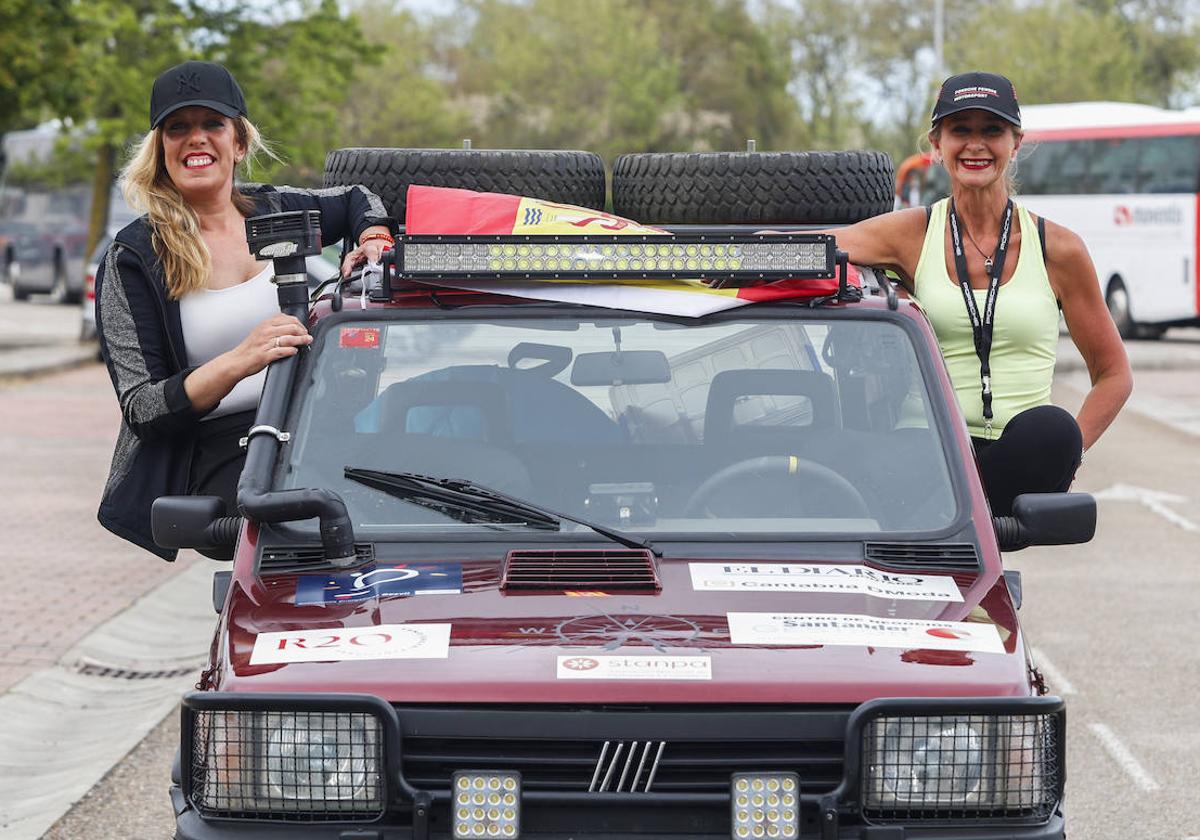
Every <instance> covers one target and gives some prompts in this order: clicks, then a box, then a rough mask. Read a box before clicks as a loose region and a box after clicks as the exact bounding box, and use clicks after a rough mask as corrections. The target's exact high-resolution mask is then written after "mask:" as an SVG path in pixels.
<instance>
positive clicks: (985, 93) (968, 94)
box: [954, 85, 1000, 102]
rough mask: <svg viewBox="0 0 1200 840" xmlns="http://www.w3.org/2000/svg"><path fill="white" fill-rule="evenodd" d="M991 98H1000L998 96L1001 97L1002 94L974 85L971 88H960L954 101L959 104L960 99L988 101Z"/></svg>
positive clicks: (955, 93) (955, 92)
mask: <svg viewBox="0 0 1200 840" xmlns="http://www.w3.org/2000/svg"><path fill="white" fill-rule="evenodd" d="M989 96H997V97H998V96H1000V94H999V93H998V92H997V91H996V89H995V88H990V87H980V86H979V85H972V86H971V87H964V88H959V89H958V90H956V91H954V101H955V102H957V101H958V100H960V99H986V98H987V97H989Z"/></svg>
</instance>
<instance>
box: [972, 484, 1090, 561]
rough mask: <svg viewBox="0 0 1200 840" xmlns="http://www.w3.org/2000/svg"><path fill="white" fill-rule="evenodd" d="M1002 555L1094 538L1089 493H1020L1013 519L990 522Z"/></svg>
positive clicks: (995, 519)
mask: <svg viewBox="0 0 1200 840" xmlns="http://www.w3.org/2000/svg"><path fill="white" fill-rule="evenodd" d="M992 521H993V523H994V524H995V527H996V539H997V540H998V541H999V543H1000V550H1001V551H1019V550H1020V549H1022V548H1028V547H1029V546H1031V545H1076V544H1079V543H1085V542H1088V541H1090V540H1091V539H1092V537H1094V536H1095V535H1096V500H1095V499H1094V498H1092V496H1091V495H1090V494H1088V493H1022V494H1021V495H1020V496H1017V498H1016V499H1015V500H1014V501H1013V515H1012V516H997V517H995V518H994V519H993V520H992Z"/></svg>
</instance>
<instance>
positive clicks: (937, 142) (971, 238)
mask: <svg viewBox="0 0 1200 840" xmlns="http://www.w3.org/2000/svg"><path fill="white" fill-rule="evenodd" d="M1021 140H1022V134H1021V111H1020V107H1019V105H1018V104H1017V95H1016V91H1015V90H1014V88H1013V85H1012V82H1010V81H1009V80H1008V79H1006V78H1004V77H1003V76H998V75H996V74H994V73H982V72H975V73H963V74H961V75H958V76H951V77H950V78H949V79H947V80H946V81H945V82H944V83H943V84H942V87H941V90H940V91H939V93H938V98H937V102H936V103H935V104H934V108H933V118H932V126H931V128H930V130H929V141H930V143H931V144H932V145H933V155H934V160H935V161H936V162H938V163H940V164H941V165H942V166H944V167H945V168H946V171H947V173H949V176H950V193H951V194H950V197H949V198H948V199H945V200H943V201H940V202H938V203H937V204H935V205H933V207H930V208H912V209H907V210H899V211H896V212H894V213H888V214H886V215H883V216H878V217H876V218H873V219H868V220H866V221H863V222H859V223H858V224H855V225H851V226H849V227H845V228H839V229H837V230H835V231H831V232H832V233H834V234H835V235H836V237H837V242H838V247H839V248H841V249H842V250H845V251H847V252H849V254H850V259H851V261H853V262H855V263H860V264H863V265H882V266H888V267H891V268H893V269H894V270H895V271H896V272H897V273H898V274H899V275H900V276H901V277H902V278H903V280H904V283H905V285H906V287H907V289H908V290H909V291H910V292H911V293H912V295H913V296H914V297H915V298H917V300H918V301H920V303H921V306H922V308H923V309H924V310H925V313H926V315H928V317H929V320H930V323H931V324H932V325H933V329H934V331H935V332H936V333H937V337H938V341H939V343H940V345H941V348H942V354H943V356H944V357H945V360H946V367H947V369H948V371H949V373H950V378H951V381H952V382H953V384H954V389H955V392H956V393H957V395H958V400H959V404H960V406H961V408H962V410H963V414H964V415H965V416H966V419H967V426H968V429H969V431H970V433H971V437H972V440H973V442H974V444H975V450H976V454H977V455H978V458H979V466H980V471H981V473H982V476H983V481H984V487H985V489H986V490H987V493H988V498H989V500H990V502H991V505H992V510H993V512H994V513H995V514H996V515H1007V514H1009V513H1011V507H1012V501H1013V499H1014V497H1016V496H1017V495H1019V494H1020V493H1028V492H1053V491H1063V490H1066V489H1067V488H1068V487H1070V485H1071V482H1072V481H1073V479H1074V476H1075V472H1076V470H1077V469H1078V467H1079V465H1080V464H1081V463H1082V456H1083V452H1084V451H1085V450H1087V449H1088V448H1089V447H1091V446H1092V445H1093V444H1094V443H1095V442H1096V440H1097V439H1099V437H1100V435H1101V434H1103V432H1104V430H1105V429H1107V428H1108V426H1109V424H1111V423H1112V421H1113V419H1114V418H1115V417H1116V416H1117V413H1118V412H1119V411H1120V410H1121V406H1122V405H1124V403H1125V400H1126V399H1128V397H1129V393H1130V391H1131V390H1132V387H1133V379H1132V375H1131V373H1130V370H1129V361H1128V359H1127V358H1126V356H1125V349H1124V346H1123V345H1122V344H1121V339H1120V337H1119V336H1118V334H1117V330H1116V327H1115V326H1114V325H1113V322H1112V319H1111V317H1110V316H1109V314H1108V309H1107V308H1106V307H1105V305H1104V300H1103V298H1102V297H1101V295H1100V284H1099V282H1098V281H1097V278H1096V269H1095V267H1094V266H1093V265H1092V260H1091V257H1090V256H1088V252H1087V248H1086V247H1085V246H1084V244H1083V241H1082V240H1081V239H1080V238H1079V237H1078V236H1077V235H1076V234H1074V233H1072V232H1071V231H1069V230H1067V229H1066V228H1064V227H1062V226H1060V225H1056V224H1054V223H1053V222H1049V221H1047V220H1045V219H1041V218H1037V217H1035V216H1033V215H1032V214H1031V213H1029V211H1027V210H1025V208H1023V207H1021V206H1020V204H1018V203H1017V202H1016V201H1014V200H1013V198H1012V184H1011V178H1010V173H1011V171H1012V165H1013V161H1014V160H1015V158H1016V154H1017V150H1018V149H1020V147H1021ZM1060 308H1061V313H1062V315H1063V317H1064V318H1065V319H1066V323H1067V327H1068V329H1069V330H1070V333H1071V338H1072V339H1073V340H1074V342H1075V345H1076V347H1078V348H1079V351H1080V353H1081V354H1082V356H1083V359H1084V361H1085V362H1086V363H1087V367H1088V372H1089V373H1090V374H1091V381H1092V388H1091V390H1090V391H1089V392H1088V394H1087V396H1086V398H1085V399H1084V402H1083V406H1082V408H1080V410H1079V413H1078V415H1077V416H1074V417H1072V416H1071V414H1069V413H1068V412H1066V411H1064V410H1062V409H1061V408H1058V407H1056V406H1053V405H1051V404H1050V386H1051V380H1052V379H1053V375H1054V362H1055V355H1056V352H1057V348H1058V323H1059V313H1060Z"/></svg>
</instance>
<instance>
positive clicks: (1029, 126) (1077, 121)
mask: <svg viewBox="0 0 1200 840" xmlns="http://www.w3.org/2000/svg"><path fill="white" fill-rule="evenodd" d="M1021 117H1022V123H1023V124H1024V128H1025V145H1024V146H1023V147H1022V149H1021V152H1020V153H1019V155H1018V165H1017V170H1016V180H1017V192H1018V194H1019V195H1020V200H1021V202H1022V203H1023V204H1025V206H1027V207H1028V208H1029V209H1030V210H1032V211H1033V212H1034V213H1037V214H1039V215H1041V216H1045V217H1046V218H1047V219H1050V220H1051V221H1054V222H1058V223H1059V224H1062V225H1065V226H1067V227H1069V228H1070V229H1071V230H1073V231H1075V232H1076V233H1078V234H1079V235H1080V236H1081V237H1083V240H1084V242H1085V243H1086V244H1087V247H1088V250H1089V251H1090V252H1091V255H1092V260H1093V261H1094V262H1095V264H1096V273H1097V274H1098V275H1099V278H1100V286H1101V289H1102V291H1103V292H1104V297H1105V300H1106V301H1107V303H1108V308H1109V311H1110V312H1111V313H1112V316H1113V320H1114V321H1115V322H1116V324H1117V327H1118V328H1119V329H1120V331H1121V335H1122V336H1123V337H1125V338H1157V337H1158V336H1160V335H1162V333H1163V331H1164V330H1165V329H1166V328H1167V327H1168V326H1172V325H1194V324H1200V259H1198V257H1200V253H1198V248H1200V110H1197V109H1193V110H1191V111H1168V110H1164V109H1161V108H1154V107H1152V106H1149V105H1134V104H1130V103H1124V102H1073V103H1068V104H1063V105H1030V106H1026V107H1023V108H1022V109H1021ZM927 176H928V177H927V179H926V184H925V188H924V189H923V190H922V200H923V201H925V202H926V203H928V202H931V201H933V200H935V199H936V198H938V197H941V196H942V195H944V194H945V191H946V189H947V185H946V176H945V171H944V170H942V169H941V167H933V166H931V167H929V169H928V170H927Z"/></svg>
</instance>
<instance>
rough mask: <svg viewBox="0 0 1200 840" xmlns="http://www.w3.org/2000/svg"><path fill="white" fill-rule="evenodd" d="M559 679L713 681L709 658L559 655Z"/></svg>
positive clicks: (710, 659)
mask: <svg viewBox="0 0 1200 840" xmlns="http://www.w3.org/2000/svg"><path fill="white" fill-rule="evenodd" d="M558 678H559V679H560V680H711V679H712V658H711V657H708V656H560V657H558Z"/></svg>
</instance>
